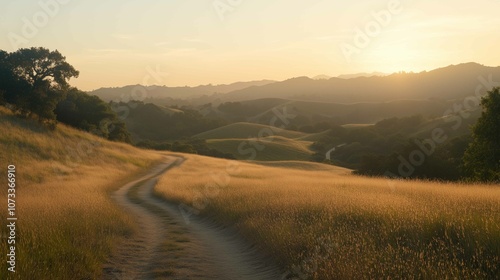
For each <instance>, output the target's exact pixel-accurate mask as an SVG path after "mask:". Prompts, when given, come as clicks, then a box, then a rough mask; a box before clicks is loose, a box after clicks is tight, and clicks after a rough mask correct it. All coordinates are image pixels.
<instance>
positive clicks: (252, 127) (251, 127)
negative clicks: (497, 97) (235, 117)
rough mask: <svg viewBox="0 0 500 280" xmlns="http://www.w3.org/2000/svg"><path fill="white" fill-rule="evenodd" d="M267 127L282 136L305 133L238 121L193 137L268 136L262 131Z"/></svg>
mask: <svg viewBox="0 0 500 280" xmlns="http://www.w3.org/2000/svg"><path fill="white" fill-rule="evenodd" d="M269 129H270V130H271V131H273V132H274V135H275V136H283V137H286V138H292V139H293V138H300V137H304V136H306V135H307V134H306V133H302V132H297V131H290V130H286V129H280V128H276V127H271V126H268V125H262V124H255V123H244V122H240V123H234V124H230V125H226V126H223V127H219V128H216V129H212V130H209V131H206V132H203V133H200V134H197V135H195V136H194V137H195V138H201V139H230V138H233V139H234V138H236V139H246V138H254V137H259V136H260V135H259V134H261V133H263V134H264V136H268V135H269V134H268V133H264V130H266V131H268V130H269Z"/></svg>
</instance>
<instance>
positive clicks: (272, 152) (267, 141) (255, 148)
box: [207, 136, 313, 161]
mask: <svg viewBox="0 0 500 280" xmlns="http://www.w3.org/2000/svg"><path fill="white" fill-rule="evenodd" d="M207 144H208V146H209V147H210V148H213V149H216V150H218V151H221V152H225V153H230V154H233V155H234V157H235V158H236V159H241V160H262V161H283V160H304V161H308V160H310V158H311V155H312V154H313V151H311V150H310V149H309V146H310V145H311V144H312V142H310V141H299V140H294V139H289V138H286V137H281V136H273V137H265V138H258V139H257V138H250V139H233V138H228V139H210V140H207Z"/></svg>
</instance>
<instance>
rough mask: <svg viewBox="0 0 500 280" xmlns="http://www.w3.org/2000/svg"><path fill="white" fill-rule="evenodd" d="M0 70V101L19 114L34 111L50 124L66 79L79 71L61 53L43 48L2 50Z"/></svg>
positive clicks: (53, 123) (33, 112)
mask: <svg viewBox="0 0 500 280" xmlns="http://www.w3.org/2000/svg"><path fill="white" fill-rule="evenodd" d="M0 72H1V73H0V75H1V78H0V90H1V91H2V92H3V93H2V96H3V101H4V102H6V103H8V104H10V105H12V106H13V108H14V110H15V111H17V112H18V113H19V114H21V115H23V116H29V115H31V114H35V115H36V116H37V117H38V119H39V121H40V122H44V123H49V124H50V125H51V126H53V125H55V119H56V115H55V114H54V109H55V108H56V106H57V104H58V103H59V102H60V101H61V100H63V99H64V96H65V94H66V91H67V90H68V88H69V85H68V80H69V79H71V78H72V77H78V74H79V73H78V71H76V70H75V68H73V66H71V65H70V64H69V63H67V62H66V58H65V57H64V56H62V55H61V53H59V52H58V51H57V50H56V51H50V50H48V49H45V48H29V49H19V50H18V51H16V52H13V53H10V54H9V53H6V52H4V51H1V52H0Z"/></svg>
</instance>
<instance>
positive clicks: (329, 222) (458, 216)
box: [156, 156, 500, 279]
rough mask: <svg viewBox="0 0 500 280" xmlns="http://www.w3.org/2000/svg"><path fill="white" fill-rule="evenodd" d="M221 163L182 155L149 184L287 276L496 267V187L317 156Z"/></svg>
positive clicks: (493, 273)
mask: <svg viewBox="0 0 500 280" xmlns="http://www.w3.org/2000/svg"><path fill="white" fill-rule="evenodd" d="M228 162H229V161H226V160H220V159H210V158H205V157H199V156H187V160H186V161H185V162H184V164H183V165H182V166H181V167H180V168H176V169H173V170H171V171H170V172H169V173H168V174H166V175H165V176H164V177H163V178H162V179H161V181H160V183H159V185H158V186H157V188H156V192H157V194H158V195H160V196H162V197H164V198H165V199H167V200H170V201H177V202H182V203H185V204H186V205H188V206H190V207H192V208H193V209H196V210H202V211H201V215H207V216H212V217H213V218H214V219H215V220H216V221H217V222H219V223H222V224H224V225H226V226H233V225H234V226H235V227H236V228H237V229H238V230H239V231H241V232H242V234H243V235H244V236H245V237H246V238H248V239H249V240H251V241H253V242H255V243H256V244H258V245H259V247H261V248H264V250H265V251H267V252H268V253H270V254H271V255H272V256H274V258H275V259H277V260H278V261H279V263H280V264H281V265H283V266H284V267H286V268H288V269H289V271H288V272H287V273H286V274H287V275H288V276H290V277H291V276H292V275H295V276H297V277H301V278H300V279H308V278H307V277H310V278H312V279H368V278H371V279H382V278H383V279H401V278H410V279H412V278H416V279H446V278H448V279H493V278H495V277H498V275H500V188H498V187H497V186H488V185H460V184H450V183H438V182H426V181H391V182H390V183H389V181H387V180H385V179H376V178H364V177H356V176H352V175H348V174H346V170H343V169H339V168H334V167H329V166H326V167H325V166H324V165H322V166H324V167H323V168H322V169H321V170H319V171H312V170H310V169H311V168H308V163H302V165H303V167H304V169H309V170H300V167H301V166H300V164H294V165H292V167H294V168H293V169H292V168H289V169H287V168H283V167H269V166H262V165H256V164H250V163H237V164H238V170H236V171H235V168H234V166H232V167H230V168H228ZM283 165H284V166H285V165H286V164H283ZM225 174H230V177H226V176H224V175H225ZM214 178H215V179H214ZM217 178H218V179H217ZM217 182H218V183H217ZM207 184H208V185H209V186H208V187H207ZM216 184H219V185H220V186H221V187H214V186H215V185H216ZM393 184H394V185H393ZM205 206H206V207H205Z"/></svg>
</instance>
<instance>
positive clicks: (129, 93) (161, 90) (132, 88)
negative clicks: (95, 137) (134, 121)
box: [88, 80, 276, 102]
mask: <svg viewBox="0 0 500 280" xmlns="http://www.w3.org/2000/svg"><path fill="white" fill-rule="evenodd" d="M274 82H276V81H272V80H261V81H251V82H236V83H232V84H227V85H225V84H223V85H211V84H209V85H200V86H196V87H188V86H184V87H168V86H142V85H128V86H124V87H110V88H100V89H97V90H93V91H90V92H88V93H89V94H91V95H96V96H99V97H100V98H101V99H103V100H105V101H116V102H120V101H122V102H128V101H129V100H138V98H140V99H142V100H138V101H144V99H157V98H160V99H161V98H173V99H176V98H179V99H191V98H199V97H202V96H206V95H213V94H224V93H228V92H231V91H235V90H240V89H244V88H248V87H254V86H264V85H267V84H270V83H274ZM137 87H140V88H141V90H137V89H136V88H137ZM144 89H145V91H144ZM143 92H145V93H146V94H145V96H144V94H142V93H143Z"/></svg>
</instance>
